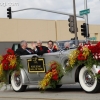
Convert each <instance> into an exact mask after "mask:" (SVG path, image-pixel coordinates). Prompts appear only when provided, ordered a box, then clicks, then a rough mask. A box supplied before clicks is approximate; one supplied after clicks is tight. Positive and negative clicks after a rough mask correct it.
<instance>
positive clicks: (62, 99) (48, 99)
mask: <svg viewBox="0 0 100 100" xmlns="http://www.w3.org/2000/svg"><path fill="white" fill-rule="evenodd" d="M0 100H100V93H95V94H93V93H92V94H89V93H86V92H84V91H83V90H82V89H81V87H80V86H79V84H76V85H72V84H70V85H63V86H62V88H60V89H56V90H52V89H48V90H46V91H45V92H41V91H40V90H39V89H38V86H30V87H29V88H28V89H27V90H26V91H25V92H14V91H13V90H12V88H10V87H9V86H8V88H7V90H4V87H3V88H2V89H1V90H0Z"/></svg>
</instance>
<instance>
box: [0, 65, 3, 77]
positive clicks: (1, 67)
mask: <svg viewBox="0 0 100 100" xmlns="http://www.w3.org/2000/svg"><path fill="white" fill-rule="evenodd" d="M2 75H3V66H2V64H0V78H1V77H2Z"/></svg>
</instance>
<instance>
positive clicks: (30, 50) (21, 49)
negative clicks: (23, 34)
mask: <svg viewBox="0 0 100 100" xmlns="http://www.w3.org/2000/svg"><path fill="white" fill-rule="evenodd" d="M26 49H27V50H28V51H27V50H24V49H23V48H18V49H17V50H16V51H15V53H16V54H17V55H19V56H20V55H30V54H35V52H34V51H33V50H32V49H31V48H26Z"/></svg>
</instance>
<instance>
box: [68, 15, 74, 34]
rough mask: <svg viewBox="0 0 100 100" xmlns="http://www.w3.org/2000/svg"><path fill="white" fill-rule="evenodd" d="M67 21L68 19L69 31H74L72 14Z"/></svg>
mask: <svg viewBox="0 0 100 100" xmlns="http://www.w3.org/2000/svg"><path fill="white" fill-rule="evenodd" d="M68 21H69V31H70V32H71V33H74V32H75V31H74V16H70V17H69V19H68Z"/></svg>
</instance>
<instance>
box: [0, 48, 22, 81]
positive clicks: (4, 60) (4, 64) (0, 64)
mask: <svg viewBox="0 0 100 100" xmlns="http://www.w3.org/2000/svg"><path fill="white" fill-rule="evenodd" d="M20 68H22V65H21V60H20V57H19V56H17V55H15V53H14V51H13V50H12V49H10V48H9V49H7V53H6V54H5V55H1V56H0V82H4V83H6V81H7V75H8V73H10V72H12V71H14V70H19V69H20Z"/></svg>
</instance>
